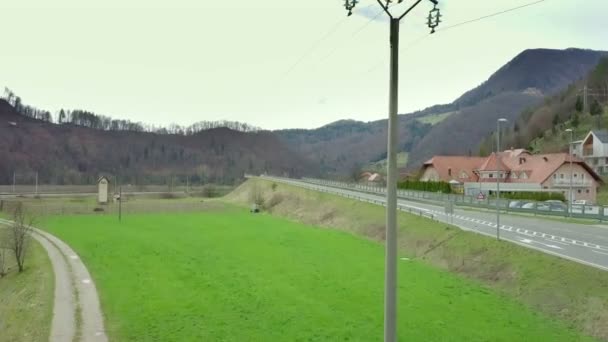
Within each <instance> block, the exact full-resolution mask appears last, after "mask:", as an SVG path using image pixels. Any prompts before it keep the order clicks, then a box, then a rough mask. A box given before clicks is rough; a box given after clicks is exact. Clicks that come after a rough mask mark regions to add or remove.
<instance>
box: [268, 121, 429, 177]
mask: <svg viewBox="0 0 608 342" xmlns="http://www.w3.org/2000/svg"><path fill="white" fill-rule="evenodd" d="M417 117H419V116H417V115H411V116H407V115H401V116H399V136H400V141H399V149H400V150H401V151H409V150H410V149H411V148H412V146H414V145H415V144H416V143H417V142H418V141H419V140H420V139H422V138H423V137H424V136H425V135H426V134H427V132H428V131H429V130H430V128H431V126H432V125H431V124H429V123H422V122H419V121H418V120H416V118H417ZM275 133H276V134H277V135H278V136H279V137H280V138H281V139H282V140H283V141H284V142H286V143H287V144H288V145H289V146H290V147H291V148H292V149H294V150H296V151H298V152H300V153H302V154H303V155H304V156H305V157H307V158H309V159H312V160H316V161H318V162H319V164H320V165H321V171H322V172H326V173H339V174H348V173H350V172H351V171H352V170H353V169H358V168H360V167H362V166H364V165H366V164H368V162H370V161H379V160H382V159H385V158H386V136H387V121H386V120H378V121H373V122H360V121H354V120H342V121H337V122H334V123H331V124H329V125H326V126H323V127H320V128H317V129H313V130H305V129H290V130H281V131H276V132H275Z"/></svg>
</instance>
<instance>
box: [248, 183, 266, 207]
mask: <svg viewBox="0 0 608 342" xmlns="http://www.w3.org/2000/svg"><path fill="white" fill-rule="evenodd" d="M249 201H251V203H252V204H255V205H257V206H258V207H261V206H262V205H263V204H264V194H263V193H262V189H260V187H259V185H258V184H257V183H254V184H253V186H252V187H251V190H249Z"/></svg>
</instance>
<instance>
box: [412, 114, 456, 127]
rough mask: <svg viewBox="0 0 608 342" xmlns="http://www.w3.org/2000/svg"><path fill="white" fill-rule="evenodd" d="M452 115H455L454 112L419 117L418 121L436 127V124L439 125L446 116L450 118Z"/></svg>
mask: <svg viewBox="0 0 608 342" xmlns="http://www.w3.org/2000/svg"><path fill="white" fill-rule="evenodd" d="M454 113H456V112H447V113H441V114H432V115H427V116H423V117H421V118H420V119H418V121H419V122H421V123H427V124H431V125H436V124H438V123H440V122H441V121H443V120H445V119H447V118H448V116H450V115H452V114H454Z"/></svg>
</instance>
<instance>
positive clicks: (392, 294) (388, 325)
mask: <svg viewBox="0 0 608 342" xmlns="http://www.w3.org/2000/svg"><path fill="white" fill-rule="evenodd" d="M403 1H404V0H377V2H378V4H379V5H380V6H381V7H382V9H383V10H384V12H385V13H386V14H387V15H388V17H389V18H390V47H391V50H390V56H391V57H390V83H389V84H390V95H389V118H388V143H387V159H388V163H387V164H388V165H387V169H388V170H387V184H386V188H387V189H386V252H385V283H384V341H385V342H395V341H397V126H398V117H397V110H398V86H399V23H400V21H401V19H403V18H404V17H405V16H406V15H407V14H408V13H410V11H412V10H413V9H414V8H415V7H416V6H418V4H420V3H421V2H422V0H412V5H411V6H410V7H408V8H407V9H406V10H405V11H404V12H402V13H399V14H397V13H394V12H395V11H393V10H392V6H391V5H393V4H394V3H397V4H401V3H402V2H403ZM428 1H430V2H432V3H433V9H432V10H431V11H430V12H429V15H428V17H427V25H428V27H429V28H430V29H431V33H434V32H435V28H437V26H439V23H440V22H441V20H440V18H441V14H440V12H439V8H437V5H438V1H437V0H428ZM358 3H359V0H344V7H345V8H346V10H347V12H348V15H349V16H350V15H352V14H353V9H354V8H355V6H356V5H357V4H358Z"/></svg>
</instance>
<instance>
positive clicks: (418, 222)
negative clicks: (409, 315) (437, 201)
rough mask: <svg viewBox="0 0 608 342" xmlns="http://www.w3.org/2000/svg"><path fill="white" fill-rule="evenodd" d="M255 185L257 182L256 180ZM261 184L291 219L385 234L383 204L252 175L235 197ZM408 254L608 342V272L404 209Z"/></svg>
mask: <svg viewBox="0 0 608 342" xmlns="http://www.w3.org/2000/svg"><path fill="white" fill-rule="evenodd" d="M254 184H258V185H257V186H254ZM254 187H259V189H260V190H261V191H262V193H263V197H264V198H265V199H266V205H267V206H268V207H269V208H268V210H269V211H270V212H271V213H273V214H275V215H280V216H284V217H289V218H291V219H294V220H297V221H301V222H305V223H308V224H315V225H320V226H325V227H332V228H337V229H343V230H347V231H349V232H352V233H355V234H356V235H359V236H364V237H367V238H370V239H372V240H376V241H382V240H383V238H384V208H382V207H379V206H374V205H371V204H367V203H361V202H356V201H352V200H348V199H344V198H341V197H337V196H333V195H330V194H325V193H318V192H314V191H308V190H305V189H301V188H296V187H292V186H287V185H282V184H279V185H278V186H277V187H276V189H275V190H273V189H272V188H273V186H272V183H271V182H269V181H264V180H255V183H254V182H252V181H250V182H247V183H245V184H244V185H242V186H241V187H240V188H238V189H237V190H236V191H235V192H233V194H231V195H229V196H228V198H229V200H231V201H234V202H237V203H248V202H249V199H248V193H249V192H250V191H251V189H252V188H254ZM399 222H400V232H399V246H400V251H401V253H402V254H403V255H406V256H408V257H410V258H415V259H417V260H423V261H424V262H425V263H428V264H430V265H433V266H435V267H440V268H442V269H445V270H448V271H450V272H452V273H456V274H460V275H462V276H465V277H467V278H470V279H474V280H476V281H480V282H481V283H483V284H485V285H487V286H489V287H491V288H493V289H495V290H497V291H499V292H500V293H502V294H504V295H505V296H508V297H511V298H514V299H516V300H517V301H519V302H521V303H524V305H526V306H528V307H530V308H533V309H534V310H538V311H540V312H543V313H544V314H547V315H549V316H551V317H555V318H557V319H560V320H563V321H565V322H569V324H570V325H571V326H572V327H576V328H577V329H580V330H582V331H584V332H586V333H587V334H590V335H593V336H596V337H598V338H600V339H603V340H608V324H605V322H608V272H603V271H599V270H596V269H593V268H590V267H587V266H584V265H581V264H577V263H574V262H571V261H567V260H564V259H560V258H557V257H553V256H549V255H546V254H543V253H540V252H537V251H534V250H530V249H527V248H523V247H520V246H516V245H513V244H510V243H504V242H498V241H496V240H494V239H490V238H487V237H483V236H480V235H477V234H474V233H468V232H463V231H461V230H459V229H455V228H449V227H446V225H445V224H441V223H437V222H432V221H429V220H427V219H423V218H419V217H415V216H411V215H408V214H406V213H399Z"/></svg>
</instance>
